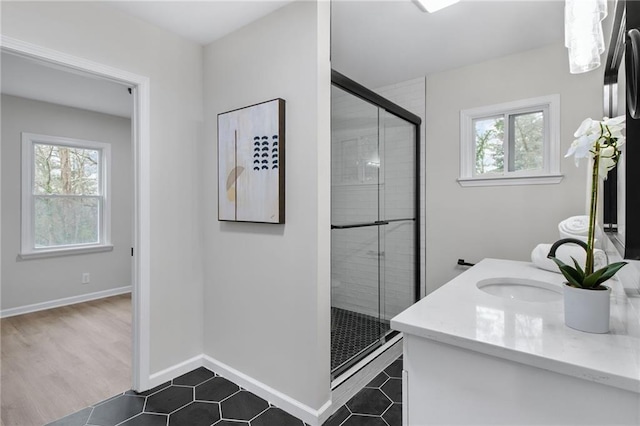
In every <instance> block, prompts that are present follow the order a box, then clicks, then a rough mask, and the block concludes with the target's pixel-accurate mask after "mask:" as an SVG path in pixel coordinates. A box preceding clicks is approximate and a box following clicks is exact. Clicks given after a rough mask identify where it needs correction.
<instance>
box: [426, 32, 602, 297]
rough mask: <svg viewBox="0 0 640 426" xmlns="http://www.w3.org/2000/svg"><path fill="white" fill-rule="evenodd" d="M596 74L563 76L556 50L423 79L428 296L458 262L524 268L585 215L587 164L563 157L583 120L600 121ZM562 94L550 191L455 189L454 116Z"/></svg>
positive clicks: (563, 60) (564, 65)
mask: <svg viewBox="0 0 640 426" xmlns="http://www.w3.org/2000/svg"><path fill="white" fill-rule="evenodd" d="M602 82H603V71H602V68H600V69H598V70H596V71H592V72H589V73H586V74H575V75H572V74H570V73H569V64H568V59H567V50H566V48H565V47H564V46H563V45H562V44H561V43H558V44H554V45H549V46H546V47H543V48H539V49H535V50H530V51H527V52H523V53H519V54H515V55H511V56H506V57H503V58H499V59H495V60H490V61H487V62H483V63H479V64H475V65H471V66H467V67H464V68H459V69H455V70H451V71H446V72H442V73H438V74H431V75H428V76H427V98H426V99H427V112H426V124H425V125H426V161H427V163H426V164H427V166H426V182H427V185H426V201H427V202H426V218H427V230H426V234H427V251H426V261H427V291H428V292H431V291H433V290H435V289H437V288H438V287H440V286H441V285H442V284H444V283H446V282H447V281H449V280H450V279H451V278H453V277H454V276H455V275H457V274H459V273H460V272H461V271H462V269H460V268H459V267H457V266H456V261H457V259H458V258H464V259H465V260H466V261H468V262H478V261H480V260H482V259H483V258H487V257H493V258H502V259H514V260H522V261H529V260H530V254H531V250H533V248H534V247H535V246H536V245H537V244H538V243H552V242H554V241H556V240H558V239H559V235H558V229H557V225H558V223H559V222H560V221H562V220H564V219H566V218H567V217H570V216H574V215H580V214H585V210H586V209H585V199H586V193H587V188H586V163H584V162H583V163H582V164H581V165H580V167H579V168H576V167H575V165H574V162H573V158H568V159H566V158H564V153H565V152H566V151H567V149H568V148H569V145H570V144H571V143H572V142H573V139H574V137H573V133H574V131H575V130H576V129H577V128H578V126H579V125H580V123H581V122H582V121H583V120H584V119H585V118H587V117H591V118H594V119H599V117H602V114H603V110H602V109H603V106H602V105H603V102H602V96H603V94H602V84H603V83H602ZM550 94H559V95H560V114H561V125H560V127H561V133H560V140H561V155H562V158H561V173H562V174H563V175H564V179H563V180H562V181H561V182H560V183H559V184H553V185H523V186H492V187H466V188H463V187H461V186H460V185H459V184H458V183H457V181H456V179H457V178H458V177H459V175H458V174H459V170H460V167H459V164H460V161H459V156H460V121H459V120H460V119H459V117H460V110H463V109H467V108H474V107H480V106H485V105H492V104H498V103H502V102H509V101H514V100H519V99H526V98H533V97H538V96H543V95H550Z"/></svg>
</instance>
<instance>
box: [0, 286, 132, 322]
mask: <svg viewBox="0 0 640 426" xmlns="http://www.w3.org/2000/svg"><path fill="white" fill-rule="evenodd" d="M125 293H131V286H130V285H128V286H125V287H118V288H112V289H109V290H103V291H96V292H94V293H87V294H81V295H79V296H72V297H65V298H62V299H56V300H50V301H48V302H41V303H34V304H32V305H26V306H18V307H16V308H9V309H3V310H0V318H8V317H13V316H16V315H22V314H28V313H31V312H38V311H44V310H46V309H53V308H60V307H62V306H69V305H75V304H76V303H82V302H88V301H90V300H96V299H103V298H105V297H110V296H117V295H119V294H125Z"/></svg>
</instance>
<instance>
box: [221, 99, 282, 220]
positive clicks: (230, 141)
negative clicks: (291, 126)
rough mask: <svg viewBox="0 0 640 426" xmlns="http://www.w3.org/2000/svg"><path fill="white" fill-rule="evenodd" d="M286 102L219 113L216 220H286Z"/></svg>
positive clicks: (269, 103)
mask: <svg viewBox="0 0 640 426" xmlns="http://www.w3.org/2000/svg"><path fill="white" fill-rule="evenodd" d="M284 106H285V103H284V100H283V99H274V100H271V101H267V102H262V103H259V104H256V105H252V106H249V107H245V108H241V109H237V110H233V111H229V112H225V113H222V114H218V220H221V221H235V222H260V223H284Z"/></svg>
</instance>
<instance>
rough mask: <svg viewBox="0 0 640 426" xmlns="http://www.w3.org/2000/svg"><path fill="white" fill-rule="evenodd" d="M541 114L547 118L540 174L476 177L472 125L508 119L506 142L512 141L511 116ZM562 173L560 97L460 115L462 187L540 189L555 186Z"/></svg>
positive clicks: (472, 110) (555, 96)
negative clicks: (532, 186) (501, 117)
mask: <svg viewBox="0 0 640 426" xmlns="http://www.w3.org/2000/svg"><path fill="white" fill-rule="evenodd" d="M537 111H542V112H543V114H544V127H545V128H544V134H545V139H544V149H543V168H542V169H541V170H521V171H508V170H505V171H504V172H502V173H499V174H498V173H496V174H486V175H475V163H476V162H475V159H476V158H475V157H476V149H475V135H474V129H473V122H474V120H477V119H482V118H494V117H497V116H503V117H504V118H505V129H504V134H505V138H508V137H509V134H510V132H509V116H511V115H517V114H523V113H530V112H537ZM508 145H509V143H508V141H507V140H505V165H506V164H507V161H508ZM562 178H563V175H562V174H561V173H560V95H548V96H541V97H538V98H530V99H522V100H519V101H514V102H507V103H502V104H496V105H489V106H483V107H479V108H472V109H465V110H462V111H460V177H459V179H458V183H459V184H460V185H461V186H495V185H538V184H555V183H559V182H560V181H561V180H562Z"/></svg>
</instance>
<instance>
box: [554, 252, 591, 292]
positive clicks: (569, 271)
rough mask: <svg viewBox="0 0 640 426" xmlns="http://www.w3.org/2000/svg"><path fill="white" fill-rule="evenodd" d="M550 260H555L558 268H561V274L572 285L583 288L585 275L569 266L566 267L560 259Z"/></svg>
mask: <svg viewBox="0 0 640 426" xmlns="http://www.w3.org/2000/svg"><path fill="white" fill-rule="evenodd" d="M549 259H551V260H553V261H554V262H555V263H556V265H558V268H560V272H562V275H564V277H565V278H566V279H567V281H569V283H570V284H573V285H574V286H576V287H582V281H583V280H584V273H580V272H579V271H577V270H576V269H574V268H572V267H571V266H569V265H566V264H565V263H564V262H562V261H561V260H560V259H557V258H555V257H550V258H549Z"/></svg>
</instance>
